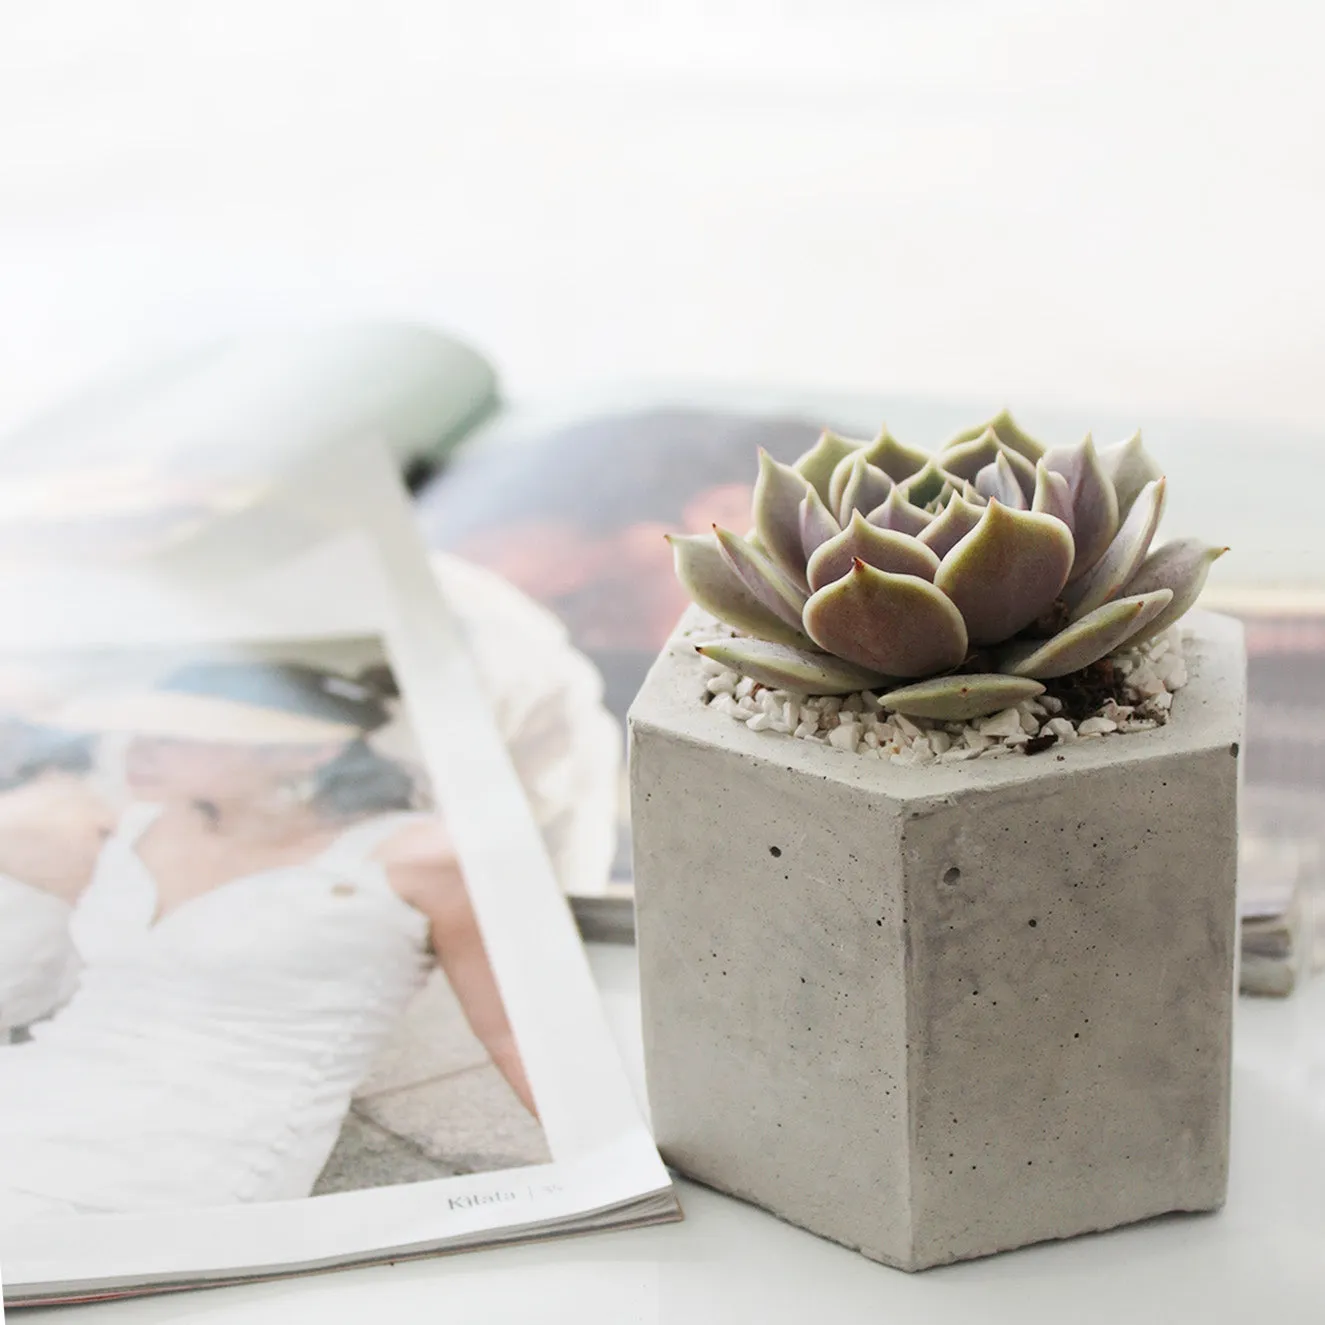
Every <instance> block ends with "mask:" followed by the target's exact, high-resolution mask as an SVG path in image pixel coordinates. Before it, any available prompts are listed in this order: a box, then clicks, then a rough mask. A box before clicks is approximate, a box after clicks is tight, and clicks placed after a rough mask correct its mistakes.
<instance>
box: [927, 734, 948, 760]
mask: <svg viewBox="0 0 1325 1325" xmlns="http://www.w3.org/2000/svg"><path fill="white" fill-rule="evenodd" d="M929 748H930V749H931V750H933V751H934V753H935V754H936V755H941V754H947V752H948V751H949V750H951V749H952V737H951V736H949V735H948V733H947V732H941V731H932V732H930V734H929Z"/></svg>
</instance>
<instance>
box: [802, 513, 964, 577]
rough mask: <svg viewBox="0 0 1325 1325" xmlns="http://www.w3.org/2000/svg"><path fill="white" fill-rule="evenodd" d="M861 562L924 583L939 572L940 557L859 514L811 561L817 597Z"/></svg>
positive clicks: (911, 539)
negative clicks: (913, 577) (824, 588)
mask: <svg viewBox="0 0 1325 1325" xmlns="http://www.w3.org/2000/svg"><path fill="white" fill-rule="evenodd" d="M857 561H863V562H864V563H865V564H866V565H867V566H873V567H874V568H875V570H886V571H891V572H892V573H893V574H894V575H917V576H919V577H920V578H921V579H922V580H932V579H933V578H934V572H935V571H937V570H938V568H939V559H938V557H937V556H935V554H934V553H933V552H932V551H931V550H930V549H929V548H927V547H926V546H925V545H924V544H923V543H920V542H918V541H917V540H916V539H914V538H911V537H910V536H909V535H907V534H899V533H898V532H897V531H896V530H894V529H876V528H875V527H874V526H873V525H872V524H870V522H869V521H868V520H866V519H865V517H864V516H863V515H861V513H860V512H859V511H856V512H854V513H853V514H852V516H851V523H850V524H848V525H847V527H846V528H845V529H844V530H843V531H842V532H841V533H840V534H838V535H837V537H836V538H830V539H829V540H828V541H827V542H826V543H824V544H823V546H822V547H820V548H819V550H818V551H817V552H816V553H815V554H814V555H813V556H812V557H811V558H810V564H809V568H808V569H809V581H810V588H811V589H812V590H814V591H815V592H816V593H817V592H818V591H819V590H820V589H822V588H823V587H824V586H825V585H826V584H832V583H833V581H834V580H840V579H841V578H842V577H843V576H844V575H846V574H848V573H849V572H850V570H851V568H852V566H854V565H855V563H856V562H857Z"/></svg>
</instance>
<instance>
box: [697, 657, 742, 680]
mask: <svg viewBox="0 0 1325 1325" xmlns="http://www.w3.org/2000/svg"><path fill="white" fill-rule="evenodd" d="M699 666H700V670H701V671H702V672H703V673H704V674H705V676H721V675H722V674H723V673H724V672H728V673H730V674H731V675H732V676H735V675H736V673H735V672H733V671H732V670H731V668H730V667H727V666H726V665H724V664H723V663H720V662H718V660H717V659H716V658H706V657H705V656H704V655H703V654H702V653H701V654H700V655H699Z"/></svg>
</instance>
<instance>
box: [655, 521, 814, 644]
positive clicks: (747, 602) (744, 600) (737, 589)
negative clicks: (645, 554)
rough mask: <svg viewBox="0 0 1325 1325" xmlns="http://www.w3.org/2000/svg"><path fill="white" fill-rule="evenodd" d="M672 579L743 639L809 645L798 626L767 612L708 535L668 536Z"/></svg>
mask: <svg viewBox="0 0 1325 1325" xmlns="http://www.w3.org/2000/svg"><path fill="white" fill-rule="evenodd" d="M667 541H668V543H669V544H670V545H671V548H672V560H673V562H674V563H675V566H676V578H677V579H678V580H680V581H681V587H682V588H683V589H684V590H685V591H686V593H687V594H689V595H690V598H691V601H692V602H695V603H697V604H698V605H699V606H700V607H702V608H703V609H704V611H706V612H707V613H709V615H710V616H715V617H717V618H718V620H719V621H725V622H726V623H727V625H729V626H732V627H734V628H735V629H737V630H743V631H744V632H745V633H746V634H747V635H756V636H758V637H759V638H760V639H766V640H776V641H778V642H779V643H781V644H805V645H808V644H809V640H808V638H807V637H806V636H805V634H804V632H803V631H802V630H800V629H799V626H798V625H797V626H790V625H788V624H787V623H786V622H785V621H784V620H783V619H782V618H781V617H780V616H778V615H777V614H776V613H775V612H770V611H769V610H768V608H766V607H765V606H764V605H763V603H761V602H760V601H759V600H758V599H757V598H756V597H755V596H754V594H752V593H751V592H750V591H749V589H747V588H746V587H745V585H744V583H743V582H742V581H741V579H740V577H739V576H738V575H737V574H736V572H735V571H734V570H732V568H731V567H730V566H729V565H728V564H727V560H726V558H725V557H723V555H722V553H721V551H720V550H719V548H718V540H717V538H715V537H714V535H712V534H672V535H669V536H668V539H667Z"/></svg>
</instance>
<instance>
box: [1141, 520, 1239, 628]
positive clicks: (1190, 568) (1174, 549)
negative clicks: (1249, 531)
mask: <svg viewBox="0 0 1325 1325" xmlns="http://www.w3.org/2000/svg"><path fill="white" fill-rule="evenodd" d="M1227 551H1228V549H1227V548H1226V547H1213V546H1211V544H1209V543H1203V542H1201V540H1200V539H1199V538H1175V539H1174V540H1173V541H1172V542H1171V543H1165V544H1164V545H1163V547H1158V548H1156V549H1155V550H1154V551H1153V552H1152V553H1151V554H1150V555H1149V556H1148V557H1147V558H1146V559H1145V560H1144V561H1143V562H1142V563H1141V569H1140V570H1138V571H1137V573H1136V574H1135V575H1134V576H1133V577H1132V578H1131V580H1130V581H1129V582H1128V584H1127V587H1126V589H1125V590H1124V592H1125V593H1128V594H1145V593H1151V592H1153V591H1155V590H1157V589H1171V590H1172V591H1173V599H1172V601H1171V602H1170V603H1169V605H1168V606H1167V607H1166V608H1164V610H1163V611H1162V612H1160V613H1159V615H1158V616H1156V617H1154V618H1153V619H1152V620H1150V621H1148V622H1147V623H1146V624H1145V626H1144V627H1143V628H1141V629H1138V630H1137V631H1136V632H1135V633H1133V634H1132V635H1129V636H1128V638H1127V640H1126V642H1127V643H1128V644H1139V643H1141V641H1142V640H1146V639H1149V638H1150V637H1151V636H1152V635H1158V634H1159V633H1160V631H1162V630H1167V629H1168V628H1169V627H1170V626H1171V625H1173V623H1174V622H1175V621H1177V620H1178V619H1179V617H1181V616H1183V615H1184V614H1185V613H1186V612H1188V611H1189V610H1190V609H1191V608H1192V606H1193V605H1194V604H1195V603H1196V600H1197V599H1198V598H1199V597H1200V596H1201V590H1202V589H1204V588H1205V581H1206V576H1208V575H1209V574H1210V567H1211V566H1213V565H1214V564H1215V562H1216V561H1218V560H1219V558H1220V557H1222V556H1223V555H1224V553H1225V552H1227Z"/></svg>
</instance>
